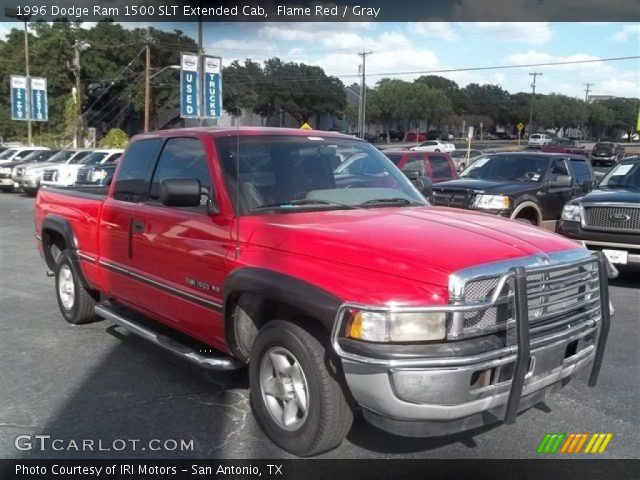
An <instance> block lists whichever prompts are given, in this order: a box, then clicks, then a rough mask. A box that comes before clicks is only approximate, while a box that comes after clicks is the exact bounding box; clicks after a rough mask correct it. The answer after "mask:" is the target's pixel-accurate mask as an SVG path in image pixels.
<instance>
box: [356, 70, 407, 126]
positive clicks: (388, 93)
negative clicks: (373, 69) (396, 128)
mask: <svg viewBox="0 0 640 480" xmlns="http://www.w3.org/2000/svg"><path fill="white" fill-rule="evenodd" d="M411 99H412V85H411V84H410V83H409V82H405V81H404V80H395V79H394V80H392V79H388V78H385V79H382V80H380V81H379V82H378V83H377V85H376V88H375V89H372V90H371V91H370V92H368V93H367V118H369V119H370V120H373V121H375V122H378V123H380V124H382V125H383V126H384V128H385V134H387V135H388V133H389V129H390V128H391V124H393V123H405V122H407V121H408V120H411V108H412V106H411V101H412V100H411ZM406 127H407V125H405V129H406Z"/></svg>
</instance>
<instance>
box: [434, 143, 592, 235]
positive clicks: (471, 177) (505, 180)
mask: <svg viewBox="0 0 640 480" xmlns="http://www.w3.org/2000/svg"><path fill="white" fill-rule="evenodd" d="M594 185H595V176H594V173H593V169H592V168H591V165H589V162H588V161H587V159H586V158H585V157H583V156H579V155H558V154H551V153H538V152H509V153H491V154H486V155H484V156H483V157H480V158H479V159H478V160H476V161H475V162H474V163H473V164H471V165H470V166H469V167H467V169H466V170H464V171H463V172H462V173H461V174H460V176H459V178H458V179H457V180H451V181H448V182H442V183H438V184H436V185H434V187H433V193H432V195H431V203H432V204H433V205H442V206H448V207H456V208H465V209H469V210H479V211H483V212H486V213H491V214H495V215H500V216H502V217H507V218H511V219H515V220H519V221H522V222H527V223H531V224H532V225H538V226H544V227H546V228H549V229H554V228H555V223H556V222H557V220H559V219H560V214H561V212H562V207H563V206H564V204H565V203H567V201H569V200H570V199H571V198H573V197H577V196H579V195H584V194H585V193H588V192H589V191H591V189H592V188H593V186H594Z"/></svg>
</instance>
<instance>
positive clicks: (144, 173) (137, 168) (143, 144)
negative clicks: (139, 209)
mask: <svg viewBox="0 0 640 480" xmlns="http://www.w3.org/2000/svg"><path fill="white" fill-rule="evenodd" d="M161 143H162V139H160V138H153V139H149V140H136V141H135V142H133V143H132V144H131V145H130V146H129V148H128V149H127V153H126V155H125V157H124V159H123V160H122V167H121V168H120V172H119V173H118V178H117V179H116V186H115V191H114V195H113V196H114V198H115V199H116V200H121V201H123V202H141V201H144V200H145V197H146V194H147V190H148V189H149V176H150V172H151V166H152V165H153V162H154V161H155V159H156V156H157V155H158V149H159V147H160V145H161Z"/></svg>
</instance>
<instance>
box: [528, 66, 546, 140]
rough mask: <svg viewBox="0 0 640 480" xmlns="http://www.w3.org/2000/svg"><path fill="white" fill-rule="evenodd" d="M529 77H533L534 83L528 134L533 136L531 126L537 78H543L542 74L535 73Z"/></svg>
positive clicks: (532, 84)
mask: <svg viewBox="0 0 640 480" xmlns="http://www.w3.org/2000/svg"><path fill="white" fill-rule="evenodd" d="M529 75H531V76H533V82H532V83H531V103H530V105H529V124H528V125H527V133H528V134H529V135H531V133H533V132H531V125H532V121H533V102H534V100H535V96H536V77H537V76H538V75H540V76H542V72H533V73H530V74H529Z"/></svg>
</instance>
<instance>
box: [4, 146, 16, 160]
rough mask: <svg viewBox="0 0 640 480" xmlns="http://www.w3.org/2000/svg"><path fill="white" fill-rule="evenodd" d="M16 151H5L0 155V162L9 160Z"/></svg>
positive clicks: (11, 149) (13, 149)
mask: <svg viewBox="0 0 640 480" xmlns="http://www.w3.org/2000/svg"><path fill="white" fill-rule="evenodd" d="M17 151H18V150H17V149H15V148H10V149H8V150H5V151H4V152H2V153H0V160H4V159H7V158H11V156H13V154H14V153H16V152H17Z"/></svg>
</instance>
